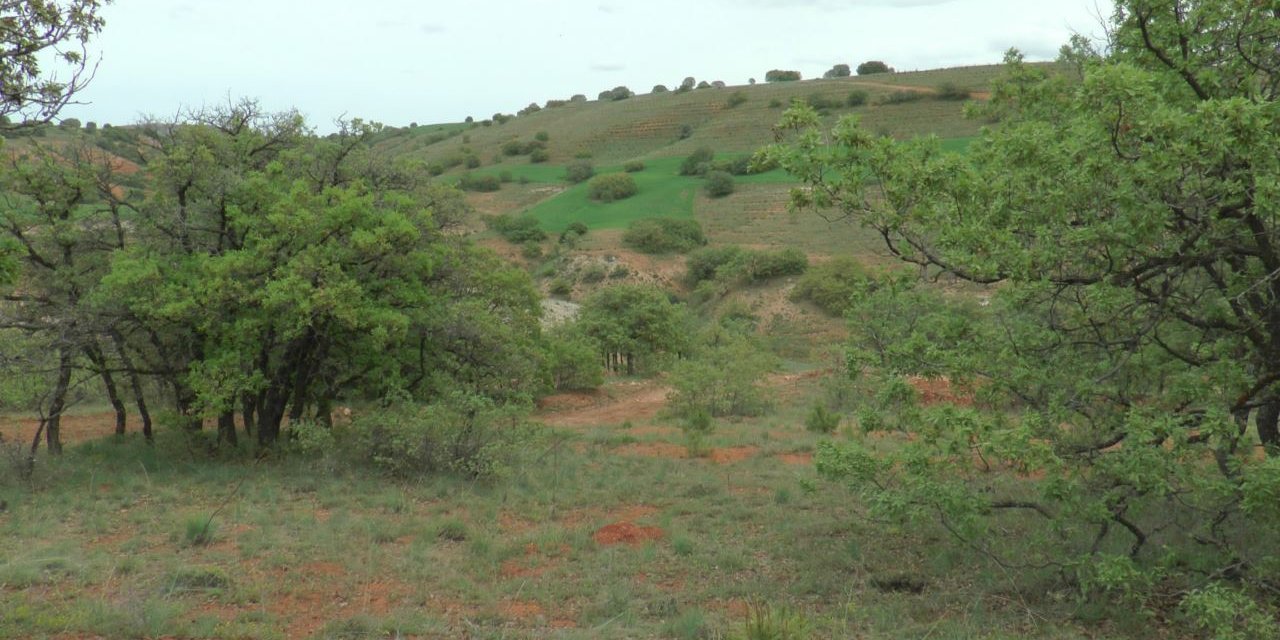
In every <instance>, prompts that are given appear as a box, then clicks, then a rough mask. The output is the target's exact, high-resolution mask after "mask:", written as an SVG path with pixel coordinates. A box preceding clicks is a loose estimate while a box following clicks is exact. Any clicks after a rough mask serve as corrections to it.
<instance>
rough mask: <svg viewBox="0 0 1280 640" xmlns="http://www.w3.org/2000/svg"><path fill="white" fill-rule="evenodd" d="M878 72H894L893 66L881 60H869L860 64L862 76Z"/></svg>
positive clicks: (859, 70) (859, 71) (859, 72)
mask: <svg viewBox="0 0 1280 640" xmlns="http://www.w3.org/2000/svg"><path fill="white" fill-rule="evenodd" d="M877 73H893V67H890V66H889V65H887V64H885V63H883V62H881V61H879V60H868V61H866V62H864V63H862V64H860V65H858V75H860V76H869V75H874V74H877Z"/></svg>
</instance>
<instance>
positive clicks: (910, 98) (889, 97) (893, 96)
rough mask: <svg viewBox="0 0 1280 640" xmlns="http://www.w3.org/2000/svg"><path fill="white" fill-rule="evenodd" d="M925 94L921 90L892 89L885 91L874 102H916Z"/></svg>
mask: <svg viewBox="0 0 1280 640" xmlns="http://www.w3.org/2000/svg"><path fill="white" fill-rule="evenodd" d="M926 95H927V94H926V93H925V92H923V91H911V90H906V89H903V90H901V91H894V92H893V93H886V94H884V95H882V96H880V98H879V99H878V100H877V101H876V104H881V105H891V104H906V103H908V102H918V101H920V100H924V99H925V96H926Z"/></svg>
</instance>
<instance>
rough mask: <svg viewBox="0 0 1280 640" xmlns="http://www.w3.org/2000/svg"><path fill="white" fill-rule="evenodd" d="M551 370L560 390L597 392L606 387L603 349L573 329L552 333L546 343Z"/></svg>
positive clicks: (553, 384) (558, 330)
mask: <svg viewBox="0 0 1280 640" xmlns="http://www.w3.org/2000/svg"><path fill="white" fill-rule="evenodd" d="M546 345H547V346H546V350H547V368H548V369H549V370H550V372H551V384H552V386H554V387H555V389H556V390H557V391H576V390H581V389H595V388H597V387H599V386H600V385H601V384H604V367H603V366H602V365H601V364H600V347H599V345H597V344H596V343H595V341H594V340H592V339H590V338H588V337H586V336H585V335H583V334H582V333H581V332H580V331H576V330H574V329H572V328H560V329H557V330H553V331H551V332H549V334H548V336H547V342H546Z"/></svg>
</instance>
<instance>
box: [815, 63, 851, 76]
mask: <svg viewBox="0 0 1280 640" xmlns="http://www.w3.org/2000/svg"><path fill="white" fill-rule="evenodd" d="M850 74H851V71H850V70H849V65H847V64H837V65H835V66H833V67H831V69H830V70H828V71H827V72H826V73H824V74H822V77H824V78H848V77H849V75H850Z"/></svg>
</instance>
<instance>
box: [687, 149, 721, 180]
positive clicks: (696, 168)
mask: <svg viewBox="0 0 1280 640" xmlns="http://www.w3.org/2000/svg"><path fill="white" fill-rule="evenodd" d="M715 157H716V153H715V152H714V151H712V150H711V149H710V148H708V147H698V148H697V149H694V151H693V153H691V154H689V155H688V156H687V157H686V158H685V159H684V161H683V162H681V163H680V175H682V176H703V175H706V173H707V171H710V170H711V161H712V160H714V159H715Z"/></svg>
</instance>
